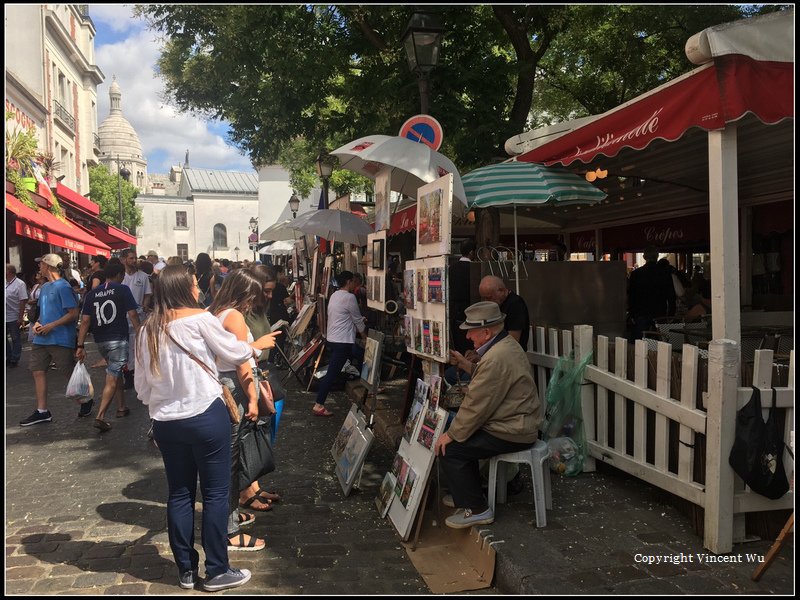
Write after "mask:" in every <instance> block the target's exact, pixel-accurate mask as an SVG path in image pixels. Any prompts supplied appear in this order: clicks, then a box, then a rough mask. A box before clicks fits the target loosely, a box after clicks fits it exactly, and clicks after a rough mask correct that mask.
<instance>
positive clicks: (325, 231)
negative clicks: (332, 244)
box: [295, 208, 372, 246]
mask: <svg viewBox="0 0 800 600" xmlns="http://www.w3.org/2000/svg"><path fill="white" fill-rule="evenodd" d="M295 223H297V225H296V226H297V229H299V230H300V231H302V232H303V233H307V234H308V235H317V236H319V237H321V238H325V239H326V240H335V241H339V242H346V243H348V244H355V245H356V246H365V245H366V244H367V235H369V234H370V233H372V226H371V225H370V224H369V223H367V222H366V221H364V220H363V219H361V218H359V217H357V216H355V215H354V214H353V213H349V212H346V211H343V210H330V209H327V208H321V209H319V210H317V211H312V212H310V213H308V215H307V216H306V215H303V216H302V217H298V218H297V219H296V221H295Z"/></svg>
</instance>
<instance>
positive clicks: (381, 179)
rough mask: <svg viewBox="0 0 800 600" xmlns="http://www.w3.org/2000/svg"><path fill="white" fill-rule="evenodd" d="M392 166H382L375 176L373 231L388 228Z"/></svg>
mask: <svg viewBox="0 0 800 600" xmlns="http://www.w3.org/2000/svg"><path fill="white" fill-rule="evenodd" d="M391 181H392V167H384V168H382V169H381V170H380V171H379V172H378V174H377V175H376V176H375V231H383V230H386V229H389V224H390V222H391V214H390V206H391V204H390V198H391V193H392V188H391Z"/></svg>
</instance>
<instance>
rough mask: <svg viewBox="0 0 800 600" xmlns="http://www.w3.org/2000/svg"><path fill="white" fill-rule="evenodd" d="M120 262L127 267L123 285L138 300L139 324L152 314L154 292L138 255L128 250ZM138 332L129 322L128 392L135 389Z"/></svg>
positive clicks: (124, 251) (121, 256)
mask: <svg viewBox="0 0 800 600" xmlns="http://www.w3.org/2000/svg"><path fill="white" fill-rule="evenodd" d="M119 257H120V260H121V261H122V264H123V266H124V267H125V277H124V278H123V279H122V285H127V286H128V287H129V288H130V289H131V293H132V294H133V299H134V300H136V304H137V305H138V307H137V309H136V314H137V315H138V316H139V322H143V321H144V316H145V313H147V312H150V302H151V299H152V297H153V290H152V288H151V286H150V278H149V277H148V276H147V273H145V272H144V271H140V270H139V269H138V268H137V266H136V265H137V259H136V253H135V252H134V251H133V250H131V249H130V248H128V249H127V250H123V251H122V252H121V253H120V255H119ZM135 338H136V332H135V330H134V327H133V323H131V322H130V319H129V320H128V364H127V365H126V366H127V369H126V370H125V371H123V375H124V377H125V386H124V388H125V389H126V390H129V389H131V388H132V387H133V370H134V363H135V360H136V343H135V341H136V340H135Z"/></svg>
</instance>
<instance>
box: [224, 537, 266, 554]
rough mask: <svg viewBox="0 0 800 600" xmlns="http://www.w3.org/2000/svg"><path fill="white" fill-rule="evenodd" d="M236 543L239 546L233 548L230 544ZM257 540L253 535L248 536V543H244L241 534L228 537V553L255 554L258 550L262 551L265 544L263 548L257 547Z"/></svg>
mask: <svg viewBox="0 0 800 600" xmlns="http://www.w3.org/2000/svg"><path fill="white" fill-rule="evenodd" d="M233 541H238V542H239V545H238V546H234V545H233V544H232V543H231V542H233ZM258 542H259V539H258V538H257V537H255V536H254V535H251V536H250V541H249V542H247V543H245V541H244V534H243V533H235V534H233V535H231V536H228V552H256V551H258V550H263V549H264V548H266V547H267V544H266V542H265V543H264V545H263V546H257V545H256V544H258Z"/></svg>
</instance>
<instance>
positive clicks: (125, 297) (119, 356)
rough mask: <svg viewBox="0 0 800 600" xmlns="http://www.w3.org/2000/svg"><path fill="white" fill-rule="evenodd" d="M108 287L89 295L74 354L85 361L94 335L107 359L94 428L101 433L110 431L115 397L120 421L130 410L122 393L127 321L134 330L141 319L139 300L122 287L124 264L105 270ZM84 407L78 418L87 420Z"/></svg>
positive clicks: (125, 287) (114, 265)
mask: <svg viewBox="0 0 800 600" xmlns="http://www.w3.org/2000/svg"><path fill="white" fill-rule="evenodd" d="M105 276H106V280H105V283H102V284H100V285H98V286H97V287H96V288H94V289H93V290H91V291H90V292H87V294H86V298H85V299H84V301H83V315H82V316H81V327H80V330H79V331H78V347H77V350H75V359H76V360H80V361H83V360H84V359H85V358H86V350H84V341H85V340H86V334H87V333H88V332H89V331H91V332H92V335H93V336H94V341H95V343H96V344H97V348H98V350H100V354H101V355H102V357H103V358H105V359H106V362H107V363H108V366H107V367H106V384H105V386H104V387H103V395H102V396H101V399H100V408H99V409H98V411H97V418H96V419H95V420H94V426H95V427H97V428H98V429H99V430H100V431H108V430H110V429H111V424H110V423H109V422H108V421H106V418H105V416H106V411H107V410H108V407H109V405H110V404H111V400H112V399H113V398H114V395H116V396H117V401H118V403H119V408H118V409H117V416H118V417H125V416H127V415H128V414H129V413H130V409H129V408H127V407H126V406H125V392H124V390H123V385H124V384H123V379H122V369H123V367H124V366H125V364H126V363H127V362H128V319H130V320H131V323H132V324H133V327H134V329H138V328H139V315H138V314H137V313H136V307H137V304H136V300H135V299H134V297H133V294H132V293H131V290H130V288H129V287H128V286H126V285H122V279H123V277H124V276H125V267H123V266H122V265H121V264H110V265H107V266H106V268H105ZM85 406H86V405H85V404H84V405H83V406H82V407H81V411H80V413H78V416H79V417H84V416H88V415H89V413H90V412H91V404H90V405H89V409H88V410H84V407H85Z"/></svg>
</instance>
